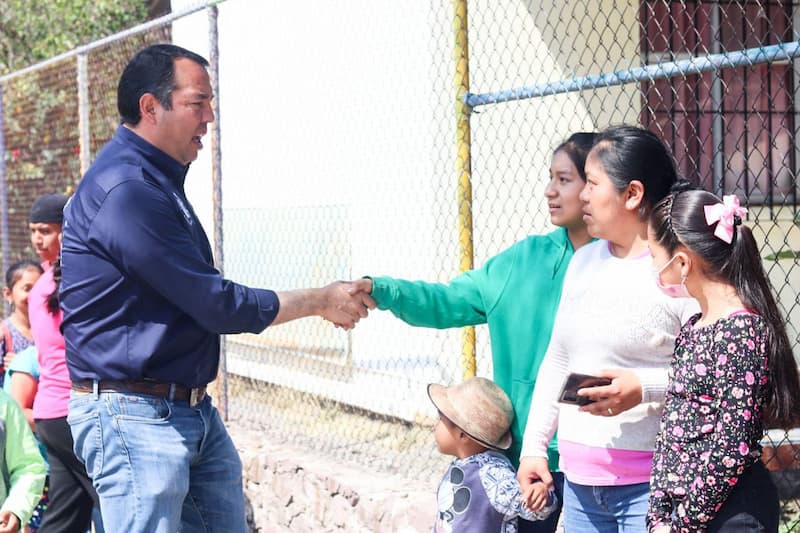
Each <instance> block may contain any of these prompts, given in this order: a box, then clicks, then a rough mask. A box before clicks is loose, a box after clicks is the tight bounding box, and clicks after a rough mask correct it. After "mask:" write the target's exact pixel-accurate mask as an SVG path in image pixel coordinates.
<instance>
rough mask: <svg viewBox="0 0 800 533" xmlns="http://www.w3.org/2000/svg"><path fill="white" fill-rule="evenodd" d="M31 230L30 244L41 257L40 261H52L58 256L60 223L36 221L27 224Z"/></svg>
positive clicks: (59, 249)
mask: <svg viewBox="0 0 800 533" xmlns="http://www.w3.org/2000/svg"><path fill="white" fill-rule="evenodd" d="M28 228H29V229H30V230H31V244H32V245H33V248H34V249H35V250H36V253H37V254H39V257H41V258H42V261H46V262H48V263H52V262H53V261H55V260H56V258H58V253H59V252H60V251H61V241H60V240H59V238H58V237H59V235H61V224H55V223H45V222H37V223H31V224H28Z"/></svg>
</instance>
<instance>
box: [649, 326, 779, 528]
mask: <svg viewBox="0 0 800 533" xmlns="http://www.w3.org/2000/svg"><path fill="white" fill-rule="evenodd" d="M699 318H700V315H699V314H698V315H695V316H693V317H692V318H691V319H690V320H689V321H688V322H687V323H686V324H685V325H684V326H683V328H682V329H681V332H680V334H679V335H678V337H677V339H675V354H674V358H673V361H672V365H671V368H670V380H669V386H668V389H667V396H666V401H665V404H664V413H663V415H662V417H661V428H660V432H659V435H658V438H657V439H656V447H655V454H654V457H653V471H652V475H651V479H650V507H649V511H648V514H647V524H648V529H649V528H653V527H655V526H657V525H668V524H669V525H670V527H671V530H672V531H704V530H705V529H706V526H707V524H708V522H709V521H711V520H712V519H713V518H714V516H715V515H716V513H717V511H719V509H720V507H722V505H723V504H724V503H725V501H726V499H727V498H728V496H729V494H730V493H731V491H732V490H733V487H734V486H735V485H736V483H737V481H738V479H739V477H740V476H741V475H742V473H743V472H744V471H745V470H746V469H747V468H748V467H750V466H751V465H753V464H754V463H755V462H756V461H757V460H759V458H760V456H761V445H760V440H761V437H762V436H763V433H764V422H763V411H764V405H765V403H766V395H767V383H768V373H767V368H768V366H767V364H768V360H767V349H768V346H767V328H766V323H765V321H764V319H763V318H762V317H760V316H759V315H755V314H751V313H748V312H740V313H736V314H733V315H731V316H729V317H728V318H724V319H721V320H718V321H717V322H715V323H714V324H709V325H705V326H698V327H695V324H696V323H697V321H698V320H699Z"/></svg>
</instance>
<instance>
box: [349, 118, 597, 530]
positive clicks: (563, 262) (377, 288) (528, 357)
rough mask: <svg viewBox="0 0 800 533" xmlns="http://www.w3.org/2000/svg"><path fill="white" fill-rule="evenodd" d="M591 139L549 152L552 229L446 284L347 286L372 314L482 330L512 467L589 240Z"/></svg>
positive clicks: (522, 526)
mask: <svg viewBox="0 0 800 533" xmlns="http://www.w3.org/2000/svg"><path fill="white" fill-rule="evenodd" d="M596 136H597V134H596V133H590V132H579V133H573V134H572V135H570V137H569V138H567V139H566V140H565V141H564V142H562V143H560V144H559V145H558V146H557V147H556V148H555V150H553V153H552V159H551V162H550V179H549V182H548V183H547V186H546V188H545V191H544V194H545V197H546V199H547V207H548V210H549V212H550V221H551V222H552V223H553V225H555V226H557V228H556V229H555V230H554V231H552V232H550V233H546V234H544V235H530V236H528V237H527V238H525V239H523V240H521V241H519V242H517V243H515V244H514V245H512V246H511V247H510V248H508V249H507V250H504V251H502V252H500V253H499V254H497V255H495V256H494V257H492V258H490V259H489V260H488V261H486V263H485V264H484V265H483V267H481V268H477V269H475V270H470V271H467V272H464V273H463V274H461V275H459V276H457V277H456V278H454V279H453V280H451V281H450V282H449V283H430V282H426V281H407V280H403V279H397V278H391V277H387V276H382V277H375V278H372V279H370V278H365V279H361V280H357V281H356V282H355V283H357V284H362V285H366V287H365V290H366V291H367V292H370V293H371V294H372V297H373V298H374V299H375V301H376V302H377V304H378V308H379V309H384V310H389V311H391V312H392V313H393V314H394V315H395V316H397V317H398V318H400V319H401V320H403V321H405V322H407V323H409V324H412V325H415V326H426V327H436V328H453V327H461V326H468V325H476V324H487V325H488V326H489V336H490V338H491V345H492V370H493V373H494V375H493V378H494V381H495V383H497V384H498V385H499V386H500V388H502V389H503V390H504V391H505V392H506V394H507V395H508V396H509V398H510V399H511V404H512V405H513V406H514V413H515V414H514V420H513V422H512V424H511V433H512V435H513V442H512V444H511V448H510V449H509V450H508V452H507V453H506V455H508V457H509V458H510V459H511V461H512V462H513V463H515V464H516V463H517V461H518V460H519V451H520V445H521V443H522V442H521V441H522V439H521V437H522V432H523V431H524V429H525V422H526V420H527V415H528V407H529V405H530V401H531V395H532V394H533V390H534V386H535V380H536V373H537V372H538V370H539V365H540V364H541V361H542V357H543V356H544V352H545V349H546V348H547V343H548V341H549V339H550V332H551V330H552V327H553V319H554V317H555V311H556V308H557V307H558V300H559V298H560V297H561V288H562V283H563V280H564V273H565V272H566V270H567V265H568V264H569V262H570V260H571V259H572V255H573V253H574V251H575V250H578V249H579V248H581V247H583V246H584V245H586V244H587V243H588V242H589V241H590V240H591V237H590V236H589V233H588V232H587V231H586V224H585V223H584V222H583V212H582V208H583V204H582V202H581V201H580V198H579V196H580V193H581V190H583V186H584V185H585V183H586V175H585V174H584V169H583V167H584V163H585V161H586V155H587V154H588V153H589V150H590V149H591V148H592V145H593V144H594V140H595V137H596ZM546 448H548V450H547V452H549V455H550V461H551V463H550V464H551V465H552V466H553V468H554V469H557V468H558V452H557V447H556V444H555V441H553V442H551V443H550V444H549V446H546ZM555 477H556V479H555V484H554V485H555V487H554V488H555V491H556V494H557V496H558V499H559V502H560V501H561V484H560V482H561V474H560V473H557V474H556V476H555ZM559 514H560V509H558V510H556V511H555V512H554V513H553V514H551V515H550V517H549V518H548V519H547V520H543V521H537V522H530V521H526V520H520V521H519V531H520V533H525V532H540V533H550V532H552V531H555V529H556V526H557V525H558V516H559Z"/></svg>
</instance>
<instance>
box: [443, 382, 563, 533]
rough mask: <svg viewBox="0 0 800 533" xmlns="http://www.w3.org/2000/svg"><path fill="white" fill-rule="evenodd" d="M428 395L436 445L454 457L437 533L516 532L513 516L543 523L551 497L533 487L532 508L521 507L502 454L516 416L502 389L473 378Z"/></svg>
mask: <svg viewBox="0 0 800 533" xmlns="http://www.w3.org/2000/svg"><path fill="white" fill-rule="evenodd" d="M428 396H430V398H431V401H432V402H433V405H435V406H436V408H437V409H438V410H439V421H438V422H437V423H436V428H435V429H434V436H435V438H436V446H437V447H438V448H439V451H440V452H441V453H443V454H445V455H453V456H455V457H456V459H455V460H454V461H453V462H452V463H450V467H449V468H448V469H447V473H446V474H445V476H444V478H443V479H442V482H441V483H440V484H439V490H438V491H437V495H436V498H437V508H438V513H437V516H436V525H435V526H434V531H435V532H436V533H440V532H452V531H457V532H470V531H474V532H481V533H486V532H501V533H516V531H517V517H522V518H524V519H525V520H544V519H545V518H547V517H548V516H549V515H550V513H552V512H553V510H554V509H555V507H556V501H555V494H553V493H551V492H549V491H548V490H547V488H546V487H545V485H544V484H543V483H534V484H533V485H531V487H530V489H529V490H530V495H528V494H526V499H528V497H530V500H531V502H532V505H531V509H536V510H535V511H532V510H528V509H527V508H525V506H524V505H523V503H522V494H521V493H520V487H519V483H518V482H517V477H516V473H515V472H514V467H513V466H512V465H511V462H510V461H509V460H508V458H506V456H505V455H503V454H502V453H500V451H501V450H507V449H508V448H509V447H510V446H511V433H510V431H509V428H510V427H511V422H512V420H513V418H514V411H513V410H512V408H511V402H510V401H509V399H508V396H506V394H505V392H503V390H502V389H501V388H500V387H498V386H497V385H495V384H494V383H493V382H492V381H490V380H488V379H485V378H472V379H469V380H467V381H464V382H463V383H459V384H458V385H453V386H450V387H444V386H442V385H436V384H433V383H432V384H430V385H428Z"/></svg>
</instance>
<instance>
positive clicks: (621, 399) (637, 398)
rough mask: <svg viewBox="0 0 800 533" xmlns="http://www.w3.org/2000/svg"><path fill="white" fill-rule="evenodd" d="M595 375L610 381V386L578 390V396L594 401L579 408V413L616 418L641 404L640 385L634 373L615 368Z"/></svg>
mask: <svg viewBox="0 0 800 533" xmlns="http://www.w3.org/2000/svg"><path fill="white" fill-rule="evenodd" d="M596 375H598V376H600V377H604V378H609V379H611V385H604V386H602V387H588V388H585V389H580V390H578V395H579V396H586V397H587V398H591V399H592V400H594V401H595V402H594V403H590V404H589V405H584V406H583V407H581V408H580V410H581V411H586V412H589V413H592V414H593V415H598V416H616V415H618V414H620V413H621V412H623V411H627V410H628V409H630V408H631V407H635V406H637V405H639V404H640V403H642V384H641V382H640V381H639V377H638V376H637V375H636V373H635V372H633V371H631V370H623V369H620V368H617V369H613V370H603V371H602V372H599V373H598V374H596Z"/></svg>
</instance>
